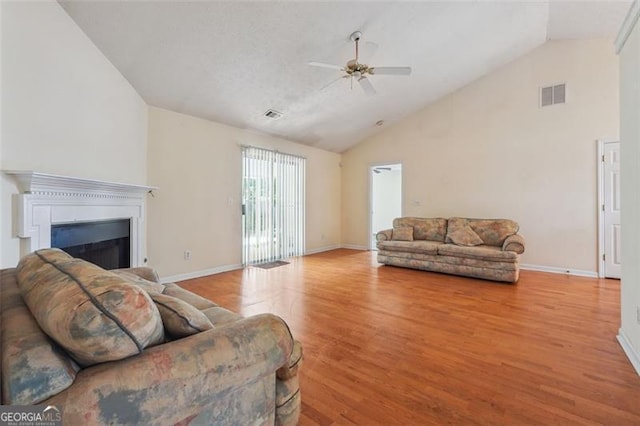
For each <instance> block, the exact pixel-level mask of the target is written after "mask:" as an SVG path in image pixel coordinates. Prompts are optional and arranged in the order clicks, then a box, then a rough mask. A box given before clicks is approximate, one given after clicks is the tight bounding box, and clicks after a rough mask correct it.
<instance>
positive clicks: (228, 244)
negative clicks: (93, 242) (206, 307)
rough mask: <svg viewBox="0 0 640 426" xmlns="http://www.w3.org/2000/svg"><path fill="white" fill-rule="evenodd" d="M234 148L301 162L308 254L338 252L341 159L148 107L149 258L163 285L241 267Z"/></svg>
mask: <svg viewBox="0 0 640 426" xmlns="http://www.w3.org/2000/svg"><path fill="white" fill-rule="evenodd" d="M240 144H244V145H253V146H259V147H264V148H268V149H276V150H279V151H281V152H286V153H290V154H295V155H301V156H304V157H306V158H307V162H306V249H307V251H312V250H318V249H322V248H325V247H332V246H337V245H339V244H340V155H338V154H334V153H330V152H327V151H323V150H319V149H315V148H311V147H308V146H304V145H300V144H296V143H293V142H289V141H286V140H283V139H279V138H275V137H270V136H267V135H263V134H258V133H253V132H249V131H245V130H242V129H238V128H235V127H230V126H226V125H223V124H219V123H215V122H212V121H207V120H203V119H199V118H195V117H191V116H188V115H183V114H178V113H175V112H171V111H167V110H163V109H159V108H153V107H152V108H150V110H149V146H148V159H149V179H148V181H149V185H152V186H157V187H159V190H158V191H155V197H154V198H151V199H149V203H148V212H147V215H148V247H149V251H148V253H149V264H150V265H152V266H154V267H156V268H157V269H158V271H159V273H160V275H161V276H162V277H165V278H166V277H174V276H182V277H184V276H196V275H200V274H202V273H203V271H219V270H224V269H227V268H233V267H237V266H238V265H240V263H241V261H242V259H241V258H242V256H241V255H242V253H241V239H242V230H241V216H240V202H241V198H240V196H241V174H242V162H241V159H242V157H241V149H240ZM323 235H324V238H323ZM185 250H191V252H192V258H191V260H189V261H187V260H185V259H184V251H185Z"/></svg>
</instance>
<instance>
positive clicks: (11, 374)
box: [0, 269, 79, 405]
mask: <svg viewBox="0 0 640 426" xmlns="http://www.w3.org/2000/svg"><path fill="white" fill-rule="evenodd" d="M0 316H1V318H2V333H0V339H1V340H0V347H1V348H2V351H1V354H0V356H1V357H2V362H1V363H0V364H1V365H2V374H0V377H1V378H2V399H1V400H0V404H6V405H32V404H38V403H40V402H41V401H44V400H45V399H47V398H49V397H51V396H53V395H57V394H58V393H60V392H62V391H63V390H65V389H66V388H68V387H69V386H71V384H72V383H73V381H74V380H75V377H76V373H77V371H78V370H79V367H78V365H77V364H76V363H75V362H73V360H72V359H71V358H69V356H68V355H67V354H66V353H65V352H64V351H63V350H62V349H60V347H59V346H58V345H57V344H56V343H55V342H53V341H52V340H51V339H50V338H49V337H48V336H47V335H46V334H44V333H43V332H42V329H41V328H40V327H39V326H38V323H37V322H36V320H35V319H34V318H33V315H31V312H30V311H29V308H27V306H26V305H25V304H24V301H23V299H22V296H21V295H20V289H19V288H18V283H17V282H16V270H15V269H5V270H3V271H0Z"/></svg>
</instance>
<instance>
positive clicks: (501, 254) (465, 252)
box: [438, 244, 518, 262]
mask: <svg viewBox="0 0 640 426" xmlns="http://www.w3.org/2000/svg"><path fill="white" fill-rule="evenodd" d="M438 254H440V255H445V256H456V257H468V258H471V259H479V260H495V261H502V262H516V261H517V260H518V254H517V253H515V252H512V251H502V249H501V248H499V247H493V246H475V247H465V246H457V245H455V244H442V245H441V246H439V247H438Z"/></svg>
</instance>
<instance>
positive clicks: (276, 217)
mask: <svg viewBox="0 0 640 426" xmlns="http://www.w3.org/2000/svg"><path fill="white" fill-rule="evenodd" d="M242 170H243V171H242V173H243V179H242V193H243V195H242V203H243V216H242V217H243V221H242V222H243V224H242V225H243V226H242V227H243V241H242V246H243V249H242V262H243V264H245V265H250V264H256V263H264V262H272V261H275V260H279V259H284V258H287V257H292V256H301V255H302V254H304V229H305V228H304V217H305V215H304V204H305V193H304V186H305V180H304V177H305V159H304V158H302V157H298V156H295V155H290V154H283V153H281V152H277V151H269V150H266V149H261V148H256V147H250V146H243V147H242Z"/></svg>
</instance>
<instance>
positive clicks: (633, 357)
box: [618, 329, 640, 376]
mask: <svg viewBox="0 0 640 426" xmlns="http://www.w3.org/2000/svg"><path fill="white" fill-rule="evenodd" d="M618 342H619V343H620V346H622V350H623V351H624V353H625V355H627V358H629V361H631V365H633V368H635V369H636V373H638V375H639V376H640V354H639V353H638V352H636V350H635V349H634V348H633V346H632V345H631V342H629V339H627V336H626V335H625V334H624V331H622V329H619V330H618Z"/></svg>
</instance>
